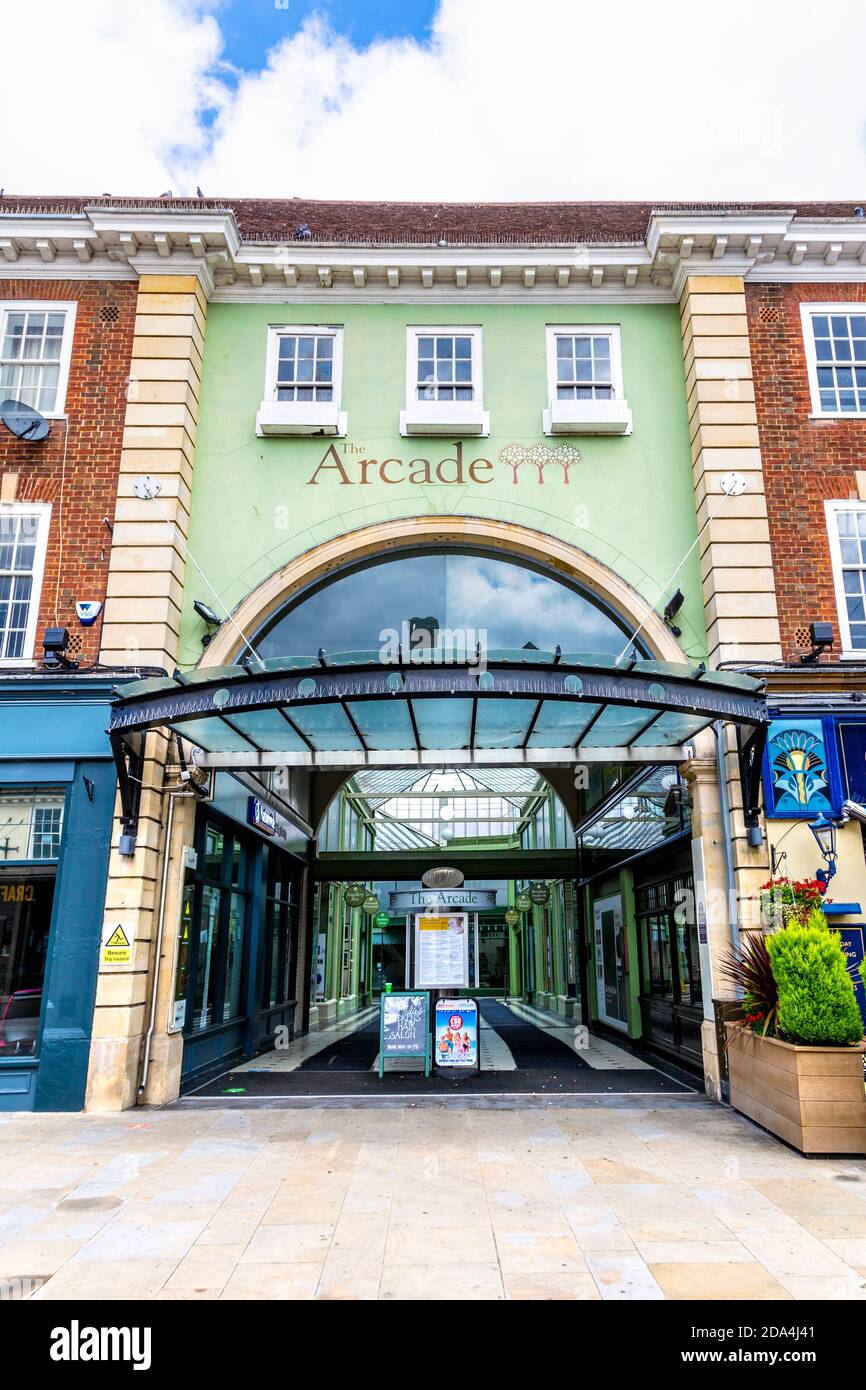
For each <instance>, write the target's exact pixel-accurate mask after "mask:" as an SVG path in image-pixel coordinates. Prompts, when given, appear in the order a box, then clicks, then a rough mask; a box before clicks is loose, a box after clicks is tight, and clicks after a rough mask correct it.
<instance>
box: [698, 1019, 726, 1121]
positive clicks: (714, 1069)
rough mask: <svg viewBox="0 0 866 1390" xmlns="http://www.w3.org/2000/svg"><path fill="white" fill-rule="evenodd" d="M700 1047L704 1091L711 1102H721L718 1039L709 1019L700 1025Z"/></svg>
mask: <svg viewBox="0 0 866 1390" xmlns="http://www.w3.org/2000/svg"><path fill="white" fill-rule="evenodd" d="M701 1046H702V1049H703V1054H704V1090H705V1091H706V1093H707V1095H708V1096H709V1097H710V1099H711V1100H717V1101H721V1100H722V1069H721V1060H720V1058H719V1039H718V1034H717V1032H716V1025H715V1023H714V1021H713V1020H712V1019H710V1018H705V1019H704V1021H703V1023H702V1024H701Z"/></svg>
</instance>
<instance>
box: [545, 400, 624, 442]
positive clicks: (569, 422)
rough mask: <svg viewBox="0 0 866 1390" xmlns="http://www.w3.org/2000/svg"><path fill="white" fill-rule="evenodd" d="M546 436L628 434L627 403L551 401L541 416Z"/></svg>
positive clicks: (615, 401)
mask: <svg viewBox="0 0 866 1390" xmlns="http://www.w3.org/2000/svg"><path fill="white" fill-rule="evenodd" d="M541 420H542V427H543V429H544V433H545V434H631V432H632V418H631V411H630V410H629V408H628V401H622V400H614V401H551V402H550V405H549V406H548V408H547V410H545V411H543V412H542V417H541Z"/></svg>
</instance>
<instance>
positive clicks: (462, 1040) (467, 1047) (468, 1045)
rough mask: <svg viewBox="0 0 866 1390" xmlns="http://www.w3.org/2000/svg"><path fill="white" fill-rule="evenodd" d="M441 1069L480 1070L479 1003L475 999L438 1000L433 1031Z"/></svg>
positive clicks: (436, 1059)
mask: <svg viewBox="0 0 866 1390" xmlns="http://www.w3.org/2000/svg"><path fill="white" fill-rule="evenodd" d="M433 1055H434V1058H435V1061H436V1065H437V1067H444V1068H446V1069H448V1070H449V1071H450V1070H467V1069H468V1070H470V1071H471V1070H473V1069H474V1070H476V1071H477V1070H478V1069H479V1067H480V1056H479V1048H478V1004H477V1002H476V1001H475V1000H474V999H437V1000H436V1023H435V1026H434V1030H433Z"/></svg>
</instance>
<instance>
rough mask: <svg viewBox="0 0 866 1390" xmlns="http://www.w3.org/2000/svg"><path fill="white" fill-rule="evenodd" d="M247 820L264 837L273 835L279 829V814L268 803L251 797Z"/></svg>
mask: <svg viewBox="0 0 866 1390" xmlns="http://www.w3.org/2000/svg"><path fill="white" fill-rule="evenodd" d="M247 820H248V822H249V824H250V825H252V826H254V827H255V829H256V830H260V831H261V832H262V834H263V835H273V834H274V832H275V831H276V828H277V813H276V811H275V810H274V808H273V806H269V805H268V804H267V802H266V801H260V800H259V798H258V797H257V796H251V797H250V799H249V803H248V805H247Z"/></svg>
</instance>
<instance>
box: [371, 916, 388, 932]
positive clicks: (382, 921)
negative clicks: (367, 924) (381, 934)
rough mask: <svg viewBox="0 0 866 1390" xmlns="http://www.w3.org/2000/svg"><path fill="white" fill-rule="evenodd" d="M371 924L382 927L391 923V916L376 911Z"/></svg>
mask: <svg viewBox="0 0 866 1390" xmlns="http://www.w3.org/2000/svg"><path fill="white" fill-rule="evenodd" d="M373 925H374V926H376V927H382V928H383V929H384V928H385V927H388V926H390V925H391V918H390V917H389V916H388V913H387V912H377V913H376V916H375V917H374V918H373Z"/></svg>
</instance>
